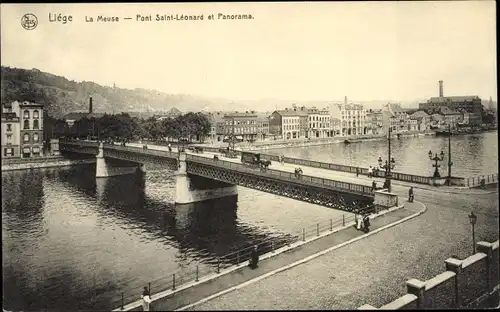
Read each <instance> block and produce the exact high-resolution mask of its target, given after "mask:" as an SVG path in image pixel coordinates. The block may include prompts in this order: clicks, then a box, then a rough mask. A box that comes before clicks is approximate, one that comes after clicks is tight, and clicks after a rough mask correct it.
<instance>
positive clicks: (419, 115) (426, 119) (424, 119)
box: [410, 110, 431, 131]
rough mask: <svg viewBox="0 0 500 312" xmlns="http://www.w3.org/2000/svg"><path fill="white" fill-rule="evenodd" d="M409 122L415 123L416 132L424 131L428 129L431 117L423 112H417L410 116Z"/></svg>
mask: <svg viewBox="0 0 500 312" xmlns="http://www.w3.org/2000/svg"><path fill="white" fill-rule="evenodd" d="M410 119H411V120H416V121H417V130H419V131H425V130H428V129H430V125H431V116H430V115H429V114H427V113H426V112H425V111H423V110H419V111H416V112H414V113H413V114H411V115H410Z"/></svg>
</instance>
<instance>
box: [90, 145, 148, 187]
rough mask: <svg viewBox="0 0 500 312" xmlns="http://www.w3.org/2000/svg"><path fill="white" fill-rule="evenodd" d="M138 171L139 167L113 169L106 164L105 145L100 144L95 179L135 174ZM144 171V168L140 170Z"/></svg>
mask: <svg viewBox="0 0 500 312" xmlns="http://www.w3.org/2000/svg"><path fill="white" fill-rule="evenodd" d="M137 170H138V168H137V167H113V166H112V165H111V164H109V163H107V162H106V159H105V158H104V148H103V144H102V143H99V151H98V153H97V156H96V165H95V177H96V178H107V177H114V176H119V175H126V174H134V173H136V172H137ZM139 170H143V166H141V168H139Z"/></svg>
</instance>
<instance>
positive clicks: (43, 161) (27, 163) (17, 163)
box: [2, 157, 96, 172]
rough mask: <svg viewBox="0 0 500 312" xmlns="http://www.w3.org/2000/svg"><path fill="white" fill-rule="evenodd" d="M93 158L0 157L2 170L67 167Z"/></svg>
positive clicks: (92, 160)
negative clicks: (5, 158)
mask: <svg viewBox="0 0 500 312" xmlns="http://www.w3.org/2000/svg"><path fill="white" fill-rule="evenodd" d="M95 162H96V160H95V159H79V160H68V159H64V158H63V157H46V158H36V159H35V158H33V159H15V160H14V159H9V160H3V159H2V172H4V171H14V170H26V169H38V168H53V167H67V166H74V165H83V164H93V163H95Z"/></svg>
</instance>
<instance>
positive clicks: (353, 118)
mask: <svg viewBox="0 0 500 312" xmlns="http://www.w3.org/2000/svg"><path fill="white" fill-rule="evenodd" d="M330 116H331V118H332V119H338V120H340V127H341V129H340V134H341V135H343V136H345V135H363V134H367V132H368V128H367V127H366V125H365V122H366V110H364V109H363V105H361V104H348V103H347V98H346V99H345V101H344V104H334V103H332V104H331V105H330Z"/></svg>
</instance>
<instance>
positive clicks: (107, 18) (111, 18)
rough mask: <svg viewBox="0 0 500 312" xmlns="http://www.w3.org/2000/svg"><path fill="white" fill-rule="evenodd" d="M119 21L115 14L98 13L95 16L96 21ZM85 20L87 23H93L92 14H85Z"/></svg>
mask: <svg viewBox="0 0 500 312" xmlns="http://www.w3.org/2000/svg"><path fill="white" fill-rule="evenodd" d="M119 21H120V18H119V17H117V16H104V15H99V16H97V18H96V22H98V23H100V22H104V23H106V22H119ZM85 22H87V23H93V22H94V18H93V17H92V16H86V15H85Z"/></svg>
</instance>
